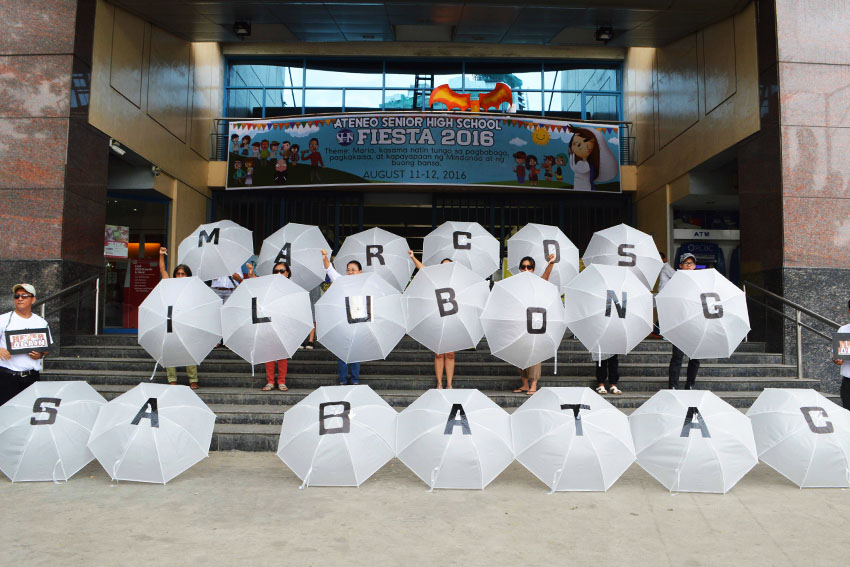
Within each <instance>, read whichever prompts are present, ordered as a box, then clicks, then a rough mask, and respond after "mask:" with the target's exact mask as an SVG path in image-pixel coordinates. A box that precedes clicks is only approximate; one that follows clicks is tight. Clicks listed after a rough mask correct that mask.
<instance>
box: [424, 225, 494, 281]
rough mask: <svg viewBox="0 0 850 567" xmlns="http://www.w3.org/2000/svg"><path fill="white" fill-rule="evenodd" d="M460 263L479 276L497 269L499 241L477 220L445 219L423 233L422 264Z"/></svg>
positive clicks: (483, 276) (484, 276)
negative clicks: (459, 220) (444, 261)
mask: <svg viewBox="0 0 850 567" xmlns="http://www.w3.org/2000/svg"><path fill="white" fill-rule="evenodd" d="M446 258H448V259H449V260H452V261H454V262H460V263H461V264H463V265H464V266H466V267H467V268H469V269H470V270H472V271H473V272H475V273H476V274H478V275H479V276H480V277H481V278H486V277H489V276H490V275H491V274H492V273H493V272H495V271H496V270H498V269H499V241H498V240H496V239H495V238H493V235H492V234H490V233H489V232H487V231H486V230H484V227H483V226H481V225H480V224H478V223H477V222H458V221H446V222H444V223H443V224H441V225H440V226H438V227H437V228H435V229H434V230H432V231H431V232H429V233H428V234H427V235H426V236H425V240H424V241H423V243H422V263H423V264H425V265H426V266H433V265H435V264H439V263H440V262H442V261H443V260H444V259H446Z"/></svg>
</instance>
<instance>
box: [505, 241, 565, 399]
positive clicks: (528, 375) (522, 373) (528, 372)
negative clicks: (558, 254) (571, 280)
mask: <svg viewBox="0 0 850 567" xmlns="http://www.w3.org/2000/svg"><path fill="white" fill-rule="evenodd" d="M548 260H549V264H548V265H547V266H546V270H545V271H544V272H543V274H542V275H541V276H540V277H541V278H543V279H544V280H546V281H549V275H550V274H551V273H552V268H553V267H554V266H555V255H554V254H549V258H548ZM534 266H535V263H534V258H532V257H531V256H525V257H523V259H522V260H520V261H519V270H520V271H521V272H531V273H532V274H533V273H534ZM542 369H543V363H542V362H538V363H537V364H535V365H533V366H529V367H528V368H525V369H523V368H520V369H519V378H520V381H521V383H520V385H519V388H517V389H516V390H514V394H521V393H523V392H525V393H526V394H527V395H529V396H531V395H533V394H534V393H535V392H537V381H538V380H539V379H540V373H541V371H542ZM529 382H530V383H531V384H530V386H529Z"/></svg>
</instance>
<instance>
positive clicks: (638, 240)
mask: <svg viewBox="0 0 850 567" xmlns="http://www.w3.org/2000/svg"><path fill="white" fill-rule="evenodd" d="M582 259H583V260H584V264H585V265H586V266H590V265H591V264H603V265H606V266H620V267H622V268H628V269H629V270H631V271H632V272H633V273H634V274H635V275H636V276H637V277H638V279H639V280H640V281H641V282H643V285H645V286H646V287H647V288H652V287H653V286H654V285H655V280H657V279H658V274H659V272H661V266H662V265H663V262H662V261H661V256H660V255H659V254H658V247H657V246H656V245H655V241H654V240H653V239H652V237H651V236H650V235H648V234H646V233H645V232H641V231H639V230H638V229H636V228H632V227H630V226H629V225H627V224H618V225H617V226H612V227H611V228H606V229H605V230H600V231H597V232H594V233H593V236H592V237H591V238H590V243H589V244H588V245H587V250H585V251H584V256H583V257H582Z"/></svg>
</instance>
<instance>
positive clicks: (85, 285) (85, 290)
mask: <svg viewBox="0 0 850 567" xmlns="http://www.w3.org/2000/svg"><path fill="white" fill-rule="evenodd" d="M92 282H94V290H92V289H90V287H89V286H90V285H91V283H92ZM92 291H94V334H95V335H97V334H98V319H99V318H100V276H91V277H90V278H86V279H84V280H81V281H79V282H77V283H75V284H73V285H70V286H68V287H66V288H65V289H60V290H59V291H57V292H56V293H52V294H50V295H48V296H47V297H45V298H44V299H39V300H38V301H36V302H35V303H33V307H40V308H41V317H42V318H45V317H47V316H48V315H52V314H54V313H58V312H60V311H62V309H64V308H65V307H68V306H69V305H72V304H73V305H74V306H75V308H76V312H75V317H76V319H75V326H74V331H75V332H76V331H77V330H78V329H79V327H80V303H81V302H82V301H83V299H85V298H86V297H88V296H90V295H91V293H92ZM72 295H73V297H70V299H67V298H69V296H72ZM66 299H67V300H66ZM57 301H59V302H60V303H59V304H58V305H55V303H56V302H57ZM48 303H51V306H50V307H51V309H50V311H47V309H46V308H47V304H48Z"/></svg>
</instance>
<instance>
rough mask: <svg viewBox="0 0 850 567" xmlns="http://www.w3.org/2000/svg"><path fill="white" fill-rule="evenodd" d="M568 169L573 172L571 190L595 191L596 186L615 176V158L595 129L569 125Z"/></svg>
mask: <svg viewBox="0 0 850 567" xmlns="http://www.w3.org/2000/svg"><path fill="white" fill-rule="evenodd" d="M568 128H569V131H570V132H572V134H573V136H572V138H570V143H569V148H570V150H569V151H570V169H572V170H573V173H574V180H573V189H576V190H578V191H595V190H596V184H597V183H600V182H603V181H609V180H611V179H613V178H614V177H616V176H617V158H615V157H614V154H613V153H612V152H611V149H610V148H609V147H608V144H607V142H605V138H603V137H602V134H601V133H600V132H599V131H598V130H597V129H596V128H579V127H576V126H572V125H570V126H569V127H568Z"/></svg>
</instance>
